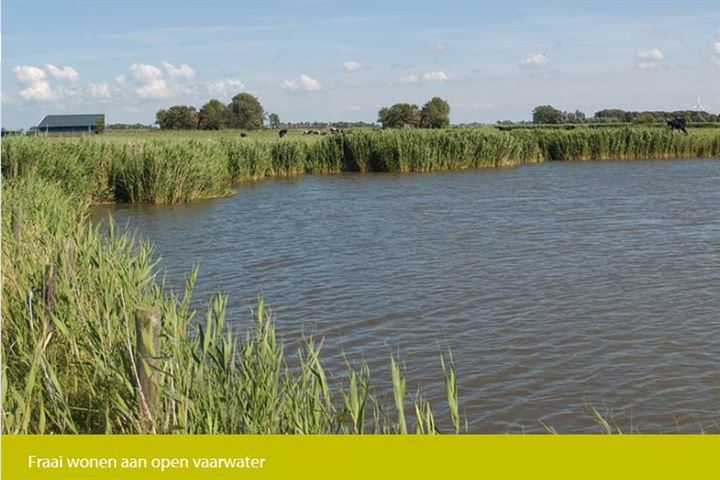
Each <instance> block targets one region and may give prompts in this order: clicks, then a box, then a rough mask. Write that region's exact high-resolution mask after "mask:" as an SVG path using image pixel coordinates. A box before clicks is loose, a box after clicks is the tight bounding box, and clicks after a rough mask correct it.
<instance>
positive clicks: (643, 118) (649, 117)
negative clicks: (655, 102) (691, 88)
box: [532, 105, 720, 124]
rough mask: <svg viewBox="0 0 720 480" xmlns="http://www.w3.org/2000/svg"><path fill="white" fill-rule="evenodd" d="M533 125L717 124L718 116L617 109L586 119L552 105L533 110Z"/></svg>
mask: <svg viewBox="0 0 720 480" xmlns="http://www.w3.org/2000/svg"><path fill="white" fill-rule="evenodd" d="M532 114H533V123H542V124H558V123H586V122H590V123H656V122H667V121H668V120H672V119H673V118H685V119H686V120H688V121H691V122H717V121H720V116H718V115H714V114H712V113H708V112H703V111H696V110H678V111H674V112H664V111H650V112H634V111H626V110H620V109H617V108H613V109H605V110H600V111H598V112H595V115H593V116H592V117H591V118H587V117H586V116H585V114H584V113H583V112H581V111H580V110H575V112H563V111H562V110H558V109H557V108H555V107H553V106H552V105H540V106H538V107H535V109H533V112H532Z"/></svg>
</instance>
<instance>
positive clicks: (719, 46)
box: [713, 40, 720, 55]
mask: <svg viewBox="0 0 720 480" xmlns="http://www.w3.org/2000/svg"><path fill="white" fill-rule="evenodd" d="M713 50H714V51H715V53H716V54H718V55H720V40H715V43H713Z"/></svg>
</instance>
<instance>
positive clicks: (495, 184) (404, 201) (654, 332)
mask: <svg viewBox="0 0 720 480" xmlns="http://www.w3.org/2000/svg"><path fill="white" fill-rule="evenodd" d="M108 211H109V212H111V213H112V214H113V215H114V217H115V218H116V219H117V221H118V223H119V224H124V223H126V222H127V223H129V225H130V228H131V229H133V230H136V231H137V232H138V233H139V234H140V235H141V236H142V237H143V238H145V239H147V240H150V241H152V242H154V243H155V245H156V252H157V253H158V254H160V255H161V256H162V258H163V264H164V265H165V266H166V273H167V281H168V283H169V284H170V285H172V286H174V287H176V288H179V287H180V286H181V285H182V280H183V278H184V276H185V274H187V273H188V272H189V271H190V269H191V267H192V265H193V264H194V263H196V262H199V264H200V279H199V283H198V287H197V290H196V299H200V300H203V299H205V298H207V296H208V295H209V294H211V293H213V292H215V291H217V290H218V289H220V290H223V291H226V292H228V293H229V294H230V317H231V318H232V319H233V321H235V322H237V323H238V324H239V325H243V326H244V325H246V323H245V321H246V319H247V318H248V310H249V307H250V306H251V305H252V304H253V303H254V301H255V299H256V297H257V295H258V294H260V293H261V294H263V295H264V296H265V298H266V301H267V303H269V304H270V305H271V307H272V308H273V310H274V313H275V316H276V320H277V324H278V329H279V331H280V332H281V334H282V336H283V339H284V341H285V342H286V344H288V346H289V351H291V350H293V346H294V345H296V343H297V341H298V339H299V338H301V335H302V334H303V332H304V333H306V334H307V333H316V334H319V335H323V336H325V337H326V340H325V347H324V349H323V356H324V358H325V361H326V364H327V365H328V367H329V368H330V369H331V370H332V369H334V370H336V371H338V372H340V371H342V368H341V367H342V365H343V352H344V353H345V354H346V355H347V356H348V357H349V358H351V359H353V360H359V361H366V362H368V363H369V365H370V367H371V372H372V376H373V378H374V381H375V382H379V385H380V386H381V387H382V386H383V385H386V384H384V383H383V382H385V381H386V380H387V379H389V378H390V375H389V366H388V364H389V358H390V354H391V352H395V351H396V350H399V351H400V353H401V356H402V358H403V360H404V362H405V366H406V368H407V374H408V377H409V387H408V391H409V392H413V393H414V392H415V390H414V388H416V386H417V385H423V386H424V391H423V393H424V394H425V395H426V396H429V397H430V398H431V399H433V400H435V407H434V408H435V410H436V412H437V416H438V417H443V418H446V417H447V415H446V414H445V411H444V408H445V406H444V404H443V403H442V399H443V398H444V397H443V386H442V374H441V370H440V367H439V360H438V358H439V352H440V351H441V350H442V349H444V348H445V346H446V345H449V346H451V348H452V350H453V355H454V357H455V360H456V363H457V368H458V376H459V390H460V396H461V402H462V404H463V405H464V413H465V415H466V416H467V418H468V424H469V426H470V430H471V431H474V432H493V433H495V432H498V433H500V432H520V431H542V430H543V427H542V425H541V424H540V423H539V421H543V422H545V423H546V424H548V425H553V426H554V427H555V428H557V429H558V431H563V432H576V431H577V432H580V431H584V432H587V431H597V427H596V426H595V425H594V424H593V422H592V419H591V418H590V416H588V415H587V414H586V412H585V405H586V404H592V405H594V406H595V407H597V408H598V410H600V411H601V412H603V413H605V412H608V413H609V414H610V416H611V417H612V418H613V419H614V421H615V422H616V423H617V424H618V426H620V428H621V429H623V430H624V431H629V430H631V429H632V430H636V429H638V430H639V431H642V432H655V431H664V432H685V431H692V432H697V431H700V430H701V429H703V430H704V431H715V432H717V431H718V429H719V428H718V421H719V420H720V296H719V294H720V161H717V160H708V161H699V160H695V161H647V162H632V163H626V162H607V163H557V164H552V163H551V164H543V165H538V166H532V167H523V168H519V169H504V170H481V171H467V172H450V173H437V174H413V175H392V174H366V175H352V174H350V175H340V176H327V177H311V176H307V177H303V178H300V179H293V180H270V181H265V182H262V183H258V184H254V185H248V186H243V187H242V188H240V189H239V190H238V191H237V194H236V195H235V196H234V197H232V198H226V199H220V200H213V201H206V202H201V203H196V204H192V205H181V206H171V207H151V206H144V207H137V208H129V207H102V208H98V209H97V210H96V211H95V212H94V213H95V215H96V216H97V218H102V217H105V216H106V215H107V213H108ZM410 385H413V386H412V387H411V386H410Z"/></svg>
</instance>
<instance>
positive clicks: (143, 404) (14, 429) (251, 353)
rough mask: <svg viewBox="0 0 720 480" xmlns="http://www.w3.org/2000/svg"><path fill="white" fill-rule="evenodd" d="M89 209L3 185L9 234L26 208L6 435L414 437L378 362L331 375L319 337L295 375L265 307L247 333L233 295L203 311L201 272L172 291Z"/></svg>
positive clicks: (7, 318)
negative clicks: (376, 388) (194, 301)
mask: <svg viewBox="0 0 720 480" xmlns="http://www.w3.org/2000/svg"><path fill="white" fill-rule="evenodd" d="M87 206H88V202H87V199H86V198H85V197H84V196H83V194H82V192H73V191H68V190H66V189H64V188H63V187H62V186H61V185H59V184H57V183H54V182H50V181H48V180H44V179H41V178H37V177H28V178H17V179H10V180H8V181H6V184H5V185H4V188H3V202H2V209H3V211H2V221H3V232H8V231H10V230H11V229H10V228H8V227H9V226H10V225H11V223H12V222H13V221H14V220H13V212H16V211H19V210H21V211H22V212H24V214H23V216H22V218H21V220H20V222H19V223H18V221H17V220H15V222H16V230H17V231H18V238H16V236H15V235H12V234H9V235H8V234H5V235H3V238H2V249H3V252H2V253H3V255H2V272H3V284H2V288H3V292H2V293H3V302H2V318H3V330H4V331H3V333H4V335H3V337H2V380H3V389H2V429H3V432H4V433H364V432H367V431H369V432H378V433H390V432H403V433H405V432H406V431H407V426H406V424H405V420H404V419H405V416H404V415H403V421H402V423H400V422H398V421H394V420H391V419H389V418H388V417H387V416H386V415H385V413H384V412H386V411H387V408H386V407H384V406H383V405H382V404H381V402H380V400H379V399H378V397H376V396H374V395H373V394H371V393H370V392H371V384H370V371H369V369H368V368H367V366H361V367H360V368H359V370H357V371H356V370H353V369H352V368H350V367H348V372H347V374H345V375H342V374H340V376H339V377H331V376H330V375H329V374H328V373H326V371H325V369H324V367H323V365H322V362H321V360H320V352H321V347H322V343H321V342H318V341H317V340H315V339H312V338H309V339H307V340H306V341H305V342H304V343H303V345H302V347H301V348H300V350H299V351H298V353H297V358H298V362H297V363H298V365H299V368H298V369H292V370H291V369H290V368H288V361H287V359H286V355H285V352H284V349H283V347H282V345H281V344H280V343H279V342H278V341H277V338H276V333H275V329H274V324H273V321H272V316H271V314H270V312H269V310H268V309H267V308H266V307H265V304H264V302H263V300H262V299H259V301H258V304H257V307H256V309H255V310H254V311H253V312H252V313H251V315H250V316H249V320H250V323H249V328H247V329H245V330H244V331H241V330H239V329H233V328H231V327H230V326H229V325H228V322H227V319H226V313H225V312H226V304H227V298H226V297H225V296H222V295H216V296H214V297H213V298H212V299H211V300H210V302H209V304H208V306H207V309H206V311H205V312H204V314H201V312H198V311H196V310H194V309H192V308H191V307H190V305H191V297H192V290H193V285H194V284H195V281H196V279H197V270H194V271H193V272H192V273H191V274H190V275H189V276H188V278H187V279H186V286H185V289H184V292H182V293H181V294H179V295H178V294H176V293H173V292H169V291H167V290H166V289H165V288H164V286H163V284H162V282H161V281H159V280H158V278H157V266H156V264H155V263H154V262H153V260H152V250H151V248H150V247H149V246H148V245H147V244H145V243H142V242H138V241H136V240H135V239H134V238H133V237H132V236H130V235H128V234H127V233H125V232H120V231H118V230H117V229H116V227H115V225H114V224H113V223H112V222H109V223H108V225H107V227H106V228H107V231H104V230H102V231H101V228H100V227H99V226H96V225H93V224H91V223H90V222H89V220H88V216H87ZM15 218H17V217H15ZM158 318H159V319H160V325H159V329H160V330H159V332H158V333H155V334H153V333H152V332H153V329H154V328H158V326H157V319H158ZM148 322H150V323H152V324H154V325H155V326H154V327H152V328H148V329H145V327H143V326H142V325H144V324H146V323H148ZM242 323H245V322H242ZM393 362H395V359H393ZM330 378H347V379H348V386H347V388H346V387H345V386H343V385H342V384H340V383H337V382H331V380H330ZM403 382H404V380H403ZM423 407H424V410H423V412H426V413H424V415H425V416H426V417H427V412H430V410H429V408H430V407H429V405H425V404H423ZM426 417H424V418H426ZM420 421H425V420H420ZM433 425H434V424H433ZM434 428H435V427H433V429H434Z"/></svg>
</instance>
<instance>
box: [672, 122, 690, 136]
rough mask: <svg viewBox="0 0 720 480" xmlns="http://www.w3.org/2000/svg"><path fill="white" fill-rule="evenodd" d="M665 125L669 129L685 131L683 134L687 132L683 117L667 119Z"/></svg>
mask: <svg viewBox="0 0 720 480" xmlns="http://www.w3.org/2000/svg"><path fill="white" fill-rule="evenodd" d="M667 126H668V128H669V129H670V131H673V130H682V131H683V132H685V135H687V134H688V131H687V122H686V121H685V119H684V118H673V119H672V120H669V121H668V122H667Z"/></svg>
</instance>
